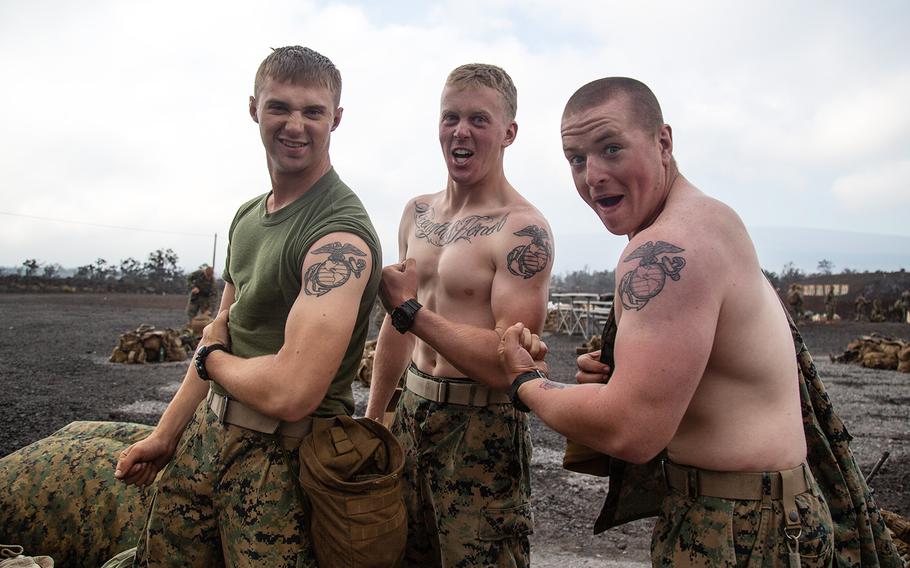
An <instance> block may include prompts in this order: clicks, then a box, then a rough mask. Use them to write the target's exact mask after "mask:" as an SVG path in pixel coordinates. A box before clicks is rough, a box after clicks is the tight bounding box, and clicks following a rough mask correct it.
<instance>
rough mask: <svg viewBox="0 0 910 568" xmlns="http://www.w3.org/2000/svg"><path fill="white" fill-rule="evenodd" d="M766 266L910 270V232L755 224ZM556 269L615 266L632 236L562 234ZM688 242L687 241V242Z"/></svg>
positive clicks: (808, 270)
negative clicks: (828, 265) (824, 265)
mask: <svg viewBox="0 0 910 568" xmlns="http://www.w3.org/2000/svg"><path fill="white" fill-rule="evenodd" d="M749 234H751V235H752V241H753V242H754V243H755V249H756V251H757V252H758V259H759V262H760V264H761V266H762V268H764V269H766V270H770V271H772V272H780V271H781V269H782V268H783V266H784V265H785V264H786V263H788V262H792V263H793V265H794V266H795V267H797V268H799V269H800V270H802V271H803V272H806V273H813V272H816V271H817V269H818V261H820V260H822V259H827V260H830V261H831V262H833V263H834V272H841V271H842V270H843V269H845V268H849V269H851V270H856V271H860V272H862V271H867V270H868V271H875V270H883V271H886V272H887V271H897V270H900V269H901V268H904V269H908V270H910V236H906V237H905V236H900V235H882V234H876V233H854V232H850V231H835V230H829V229H811V228H805V227H763V226H761V227H749ZM555 240H556V261H555V264H554V270H553V272H554V273H556V274H562V273H565V272H569V271H572V270H581V269H583V268H584V267H586V266H587V267H588V268H589V269H591V270H605V269H608V270H613V269H614V268H616V264H617V261H618V259H619V255H620V253H621V252H622V250H623V248H624V247H625V245H626V242H627V241H626V239H625V238H623V237H617V236H615V235H611V234H610V233H608V232H607V231H606V230H604V231H603V232H601V233H596V234H595V233H592V234H584V235H583V234H562V235H560V234H556V235H555ZM681 246H684V245H681Z"/></svg>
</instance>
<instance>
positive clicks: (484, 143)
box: [439, 85, 518, 185]
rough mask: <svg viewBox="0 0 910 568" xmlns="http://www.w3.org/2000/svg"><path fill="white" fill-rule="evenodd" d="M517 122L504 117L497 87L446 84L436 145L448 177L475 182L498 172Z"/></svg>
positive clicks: (503, 103) (468, 183)
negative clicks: (438, 145)
mask: <svg viewBox="0 0 910 568" xmlns="http://www.w3.org/2000/svg"><path fill="white" fill-rule="evenodd" d="M517 130H518V125H517V124H516V123H515V121H509V120H507V117H506V108H505V102H504V101H503V99H502V95H500V94H499V93H498V92H497V91H496V90H494V89H491V88H489V87H484V86H482V85H477V86H468V87H463V86H457V85H449V86H446V88H445V89H444V90H443V92H442V101H441V104H440V113H439V144H440V146H441V147H442V155H443V158H444V159H445V163H446V168H448V170H449V177H450V178H451V179H452V180H453V181H454V182H456V183H458V184H463V185H475V184H477V183H480V182H481V181H483V180H484V179H487V178H488V177H489V176H490V175H501V173H502V156H503V150H504V149H505V148H506V146H509V145H510V144H511V143H512V142H513V141H514V140H515V134H516V132H517Z"/></svg>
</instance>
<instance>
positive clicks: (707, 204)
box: [500, 77, 895, 566]
mask: <svg viewBox="0 0 910 568" xmlns="http://www.w3.org/2000/svg"><path fill="white" fill-rule="evenodd" d="M562 142H563V150H564V153H565V157H566V159H567V160H568V162H569V166H570V168H571V171H572V177H573V178H574V181H575V187H576V188H577V190H578V193H579V195H580V196H581V198H582V199H583V200H584V202H585V203H587V204H588V206H590V207H591V208H592V209H593V210H594V212H595V213H596V214H597V216H598V217H599V218H600V220H601V221H602V222H603V224H604V226H605V227H606V228H607V230H609V231H610V232H611V233H613V234H616V235H623V236H626V237H627V238H628V239H629V244H628V246H627V247H626V249H625V250H624V251H623V253H622V255H621V257H620V261H619V264H618V266H617V268H616V275H617V288H616V298H617V302H616V309H615V324H611V325H609V326H608V327H607V328H606V330H605V334H604V336H605V337H609V336H611V335H615V343H614V344H613V345H610V346H607V347H605V348H604V350H605V351H607V353H600V352H595V353H593V354H589V355H582V356H581V357H579V358H578V367H579V372H578V374H577V375H576V377H577V379H578V381H579V382H580V383H583V384H580V385H566V384H562V383H558V382H553V381H550V380H549V379H547V378H546V377H542V376H541V374H540V373H539V372H538V371H536V366H537V365H536V362H535V361H534V357H533V356H532V355H531V354H529V353H528V352H527V351H526V350H525V349H523V348H522V346H521V344H520V343H521V342H520V341H519V340H520V337H521V335H522V334H523V333H524V332H525V326H523V325H522V324H521V323H517V324H516V325H514V326H512V327H510V328H509V330H508V331H507V332H506V333H505V334H504V337H503V339H502V341H501V344H500V352H501V359H502V363H503V366H504V369H505V370H506V371H507V373H508V375H509V378H510V379H513V383H512V386H511V389H510V394H511V396H512V400H513V403H514V404H516V406H517V407H519V408H530V410H531V411H533V412H535V413H536V414H537V415H538V416H539V417H540V418H541V420H543V421H544V422H545V423H546V424H547V425H549V426H550V427H552V428H554V429H555V430H557V431H559V432H561V433H563V434H564V435H565V436H566V437H567V438H570V439H572V440H574V441H577V442H580V443H582V444H584V445H587V446H589V447H591V448H594V449H596V450H598V451H600V452H603V453H604V454H607V455H609V456H611V457H612V458H613V460H614V461H612V462H611V464H613V465H611V466H610V476H611V480H610V490H611V493H612V492H613V490H614V484H616V485H618V486H620V487H621V486H622V468H623V463H622V462H626V465H631V464H645V463H648V462H651V461H652V460H653V459H654V458H655V457H658V456H665V459H664V461H662V462H661V466H662V472H663V479H664V482H663V485H662V486H660V487H659V489H660V490H663V491H665V492H666V493H665V495H664V497H663V500H662V503H661V504H660V514H659V518H658V521H657V524H656V526H655V528H654V534H653V538H652V544H651V555H652V563H653V564H654V565H655V566H747V565H748V566H781V565H789V566H794V565H799V563H800V562H802V563H803V564H804V565H811V566H828V565H830V564H831V562H832V556H833V552H834V547H833V539H834V529H833V526H832V519H831V514H830V511H829V501H828V496H829V495H833V496H835V497H833V498H836V499H837V500H838V501H839V502H838V506H839V507H840V506H843V509H839V510H840V511H847V513H845V514H846V515H852V516H851V517H850V522H852V521H853V520H854V519H855V518H856V517H858V516H859V515H858V514H857V511H861V513H862V516H863V518H864V519H865V511H868V512H869V517H870V518H869V519H865V520H864V521H863V522H865V524H863V522H857V523H856V525H855V526H854V527H851V528H850V529H845V532H846V533H849V531H850V530H852V531H854V534H862V535H863V540H862V542H861V544H860V542H858V541H859V540H860V539H855V541H854V542H849V543H846V544H845V543H843V542H839V543H838V554H844V550H846V549H848V548H849V547H851V546H855V549H851V550H849V551H848V552H847V553H846V554H845V555H844V557H843V558H847V559H849V562H848V563H849V564H857V565H858V564H859V562H860V560H859V559H860V558H862V563H863V564H864V565H865V563H866V562H867V561H870V562H871V560H869V559H872V560H874V559H875V555H876V549H875V545H876V544H878V542H876V543H873V542H872V538H871V536H872V534H873V533H874V531H875V530H876V529H877V530H878V531H879V535H878V536H882V540H881V541H880V542H882V543H884V544H882V547H881V548H880V549H879V551H878V552H879V555H880V556H879V560H880V561H882V562H883V563H888V562H892V561H894V560H895V557H894V556H891V555H890V554H891V552H893V547H891V548H889V547H888V544H889V543H890V540H889V539H888V537H887V534H886V533H885V534H884V535H882V533H883V532H884V527H883V525H882V524H881V519H880V517H877V511H875V506H874V503H872V501H871V498H869V495H868V488H865V484H864V483H863V480H862V476H861V475H858V468H856V464H855V462H854V461H853V458H852V454H851V453H850V452H849V448H848V447H847V446H846V440H848V439H849V436H848V435H846V431H845V430H844V429H843V424H842V423H841V422H840V421H839V419H836V415H834V413H833V410H831V409H830V403H829V402H828V399H827V396H825V395H824V392H823V387H822V386H821V383H820V381H819V382H817V383H816V382H814V381H817V380H818V379H817V375H815V369H814V366H813V365H812V364H811V358H810V357H809V355H808V351H806V350H805V347H804V346H803V345H802V341H801V339H799V336H798V333H796V332H795V327H794V328H791V327H790V324H789V323H788V319H787V315H786V312H785V310H784V308H783V307H782V304H781V302H780V300H779V298H778V296H777V293H776V292H775V290H774V288H773V287H772V286H771V284H770V283H769V282H768V281H767V280H766V279H765V277H764V275H763V274H762V271H761V267H760V265H759V263H758V258H757V255H756V253H755V249H754V247H753V245H752V241H751V239H750V238H749V235H748V233H747V232H746V228H745V226H744V225H743V223H742V221H741V220H740V218H739V217H738V216H737V214H736V213H735V212H734V211H733V210H732V209H730V208H729V207H728V206H726V205H724V204H723V203H721V202H719V201H717V200H715V199H713V198H711V197H709V196H707V195H705V194H704V193H702V192H701V191H700V190H699V189H698V188H696V187H695V186H694V185H692V184H691V183H690V182H689V181H688V180H687V179H686V178H685V177H683V175H682V174H681V173H680V171H679V169H678V167H677V165H676V161H675V159H674V158H673V137H672V132H671V129H670V126H669V125H667V124H664V122H663V117H662V114H661V111H660V106H659V104H658V102H657V99H656V97H655V96H654V94H653V93H652V92H651V90H650V89H649V88H648V87H647V86H645V85H644V84H643V83H641V82H639V81H636V80H634V79H629V78H624V77H613V78H607V79H600V80H597V81H594V82H592V83H589V84H587V85H585V86H583V87H582V88H580V89H579V90H578V91H577V92H576V93H575V94H574V95H573V96H572V97H571V98H570V99H569V102H568V103H567V104H566V108H565V112H564V113H563V117H562ZM794 342H795V343H796V345H797V346H798V347H800V349H798V355H797V353H796V352H795V351H794ZM605 354H606V355H607V356H605V357H601V356H602V355H605ZM610 355H611V356H612V358H611V357H610ZM810 380H811V381H812V382H811V387H812V388H813V389H822V391H821V395H819V396H817V397H816V398H814V399H812V402H811V403H810V402H809V400H808V399H807V400H806V401H805V402H804V403H803V404H804V405H809V406H808V407H807V408H808V410H807V411H806V412H807V414H806V415H804V414H803V408H804V406H801V389H803V388H806V389H808V388H809V387H807V384H808V383H809V382H810ZM806 396H807V397H809V396H812V395H809V394H807V395H806ZM815 403H818V404H820V405H823V406H824V407H825V409H824V410H819V409H818V408H813V406H812V405H813V404H815ZM813 412H818V416H816V415H815V414H814V413H813ZM835 419H836V420H835ZM819 423H821V424H822V426H818V424H819ZM804 424H805V426H804ZM804 428H805V430H804ZM820 428H826V429H828V430H826V431H825V434H826V435H828V438H826V439H825V441H824V442H823V443H820V444H818V445H817V446H813V453H812V455H813V457H814V459H815V460H816V461H815V463H813V464H812V465H813V469H811V470H810V468H809V467H808V465H807V463H806V462H807V436H808V435H809V434H810V433H811V435H812V438H810V439H811V440H813V444H814V443H815V442H814V441H815V440H817V439H818V436H819V434H818V432H820ZM832 448H836V449H835V450H834V451H835V454H837V453H838V452H840V453H841V454H840V455H837V456H836V455H831V459H830V461H829V460H828V459H827V458H828V455H827V454H825V453H824V452H829V453H830V452H831V451H832ZM822 456H824V457H822ZM616 458H618V460H621V462H620V461H616ZM838 465H840V466H841V467H842V469H841V470H837V469H835V468H836V467H837V466H838ZM813 474H815V475H813ZM848 476H851V477H850V478H849V481H847V482H846V483H845V481H844V480H846V479H848ZM816 477H819V479H820V480H822V481H824V482H826V483H827V484H831V483H832V482H833V481H834V480H839V481H837V483H839V484H840V485H839V486H838V488H837V490H836V491H833V492H830V493H825V495H824V496H823V494H822V493H821V491H820V490H819V485H818V483H817V482H816ZM862 488H865V491H863V490H862ZM631 491H633V492H634V491H635V489H632V490H631ZM638 491H639V493H638V494H637V495H638V498H639V500H641V499H645V498H647V497H649V494H648V493H646V492H644V491H642V490H641V488H639V489H638ZM854 491H855V494H853V493H854ZM620 493H622V490H620ZM620 493H617V495H618V496H621V495H620ZM864 493H865V495H864ZM654 494H656V492H655V493H654ZM851 494H852V495H851ZM844 495H848V496H849V497H847V498H846V499H845V500H844V499H843V498H844ZM854 499H855V501H854ZM864 499H865V501H864ZM841 500H843V501H845V502H842V501H841ZM860 502H861V503H863V505H862V506H863V509H857V508H855V507H856V506H855V503H860ZM655 504H656V503H655ZM635 505H636V507H638V508H637V509H636V510H637V516H634V517H633V518H640V517H641V516H642V514H643V511H642V509H643V508H642V506H641V503H640V502H639V503H636V504H635ZM616 506H617V505H616V502H611V500H610V497H608V499H607V504H606V505H605V513H606V514H608V515H612V514H613V513H615V508H616ZM611 511H612V512H611ZM655 512H656V511H655ZM870 519H871V521H870ZM870 525H871V526H873V527H874V528H870ZM860 526H861V527H862V528H857V527H860ZM839 528H840V527H839ZM866 539H868V540H866ZM885 541H888V542H885ZM841 547H843V549H844V550H842V549H841ZM870 547H871V548H870ZM860 549H862V550H861V552H860ZM854 553H856V554H855V556H853V554H854ZM843 558H842V557H839V560H842V559H843ZM882 558H884V560H882Z"/></svg>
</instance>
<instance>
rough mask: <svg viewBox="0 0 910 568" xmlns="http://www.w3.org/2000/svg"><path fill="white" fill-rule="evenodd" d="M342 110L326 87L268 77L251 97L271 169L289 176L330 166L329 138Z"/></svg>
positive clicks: (254, 114) (254, 116)
mask: <svg viewBox="0 0 910 568" xmlns="http://www.w3.org/2000/svg"><path fill="white" fill-rule="evenodd" d="M341 112H342V109H341V108H340V107H338V108H336V107H335V95H334V94H333V93H332V92H331V91H330V90H329V89H328V88H327V87H323V86H319V85H295V84H293V83H286V82H280V81H275V80H273V79H268V80H267V81H266V82H265V84H264V85H263V86H262V88H261V90H260V91H259V94H258V95H257V96H256V97H250V116H252V117H253V120H254V121H256V122H257V123H258V124H259V134H260V136H261V138H262V144H263V146H265V152H266V156H267V157H268V162H269V171H270V172H272V174H273V175H287V174H299V173H303V172H306V171H309V170H310V169H313V170H322V169H327V168H328V166H329V163H330V162H329V139H330V135H331V132H332V131H333V130H335V128H337V127H338V124H339V122H340V121H341Z"/></svg>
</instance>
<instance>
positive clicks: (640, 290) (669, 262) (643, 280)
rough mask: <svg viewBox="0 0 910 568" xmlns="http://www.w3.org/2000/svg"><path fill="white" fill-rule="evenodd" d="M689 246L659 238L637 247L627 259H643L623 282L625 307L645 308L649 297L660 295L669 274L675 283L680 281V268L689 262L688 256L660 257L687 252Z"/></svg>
mask: <svg viewBox="0 0 910 568" xmlns="http://www.w3.org/2000/svg"><path fill="white" fill-rule="evenodd" d="M684 250H685V249H682V248H679V247H678V246H676V245H671V244H670V243H665V242H663V241H657V244H654V242H652V241H648V242H646V243H645V244H643V245H641V246H640V247H638V248H637V249H635V250H634V251H633V252H632V254H630V255H629V256H627V257H626V258H625V260H624V262H629V261H630V260H634V259H636V258H639V259H641V260H640V261H639V263H638V266H636V267H635V268H633V269H632V270H630V271H629V272H626V274H625V275H624V276H623V277H622V280H621V281H620V284H619V294H620V297H621V298H622V306H623V307H624V308H626V309H629V310H640V309H642V308H644V307H645V305H646V304H647V303H648V300H650V299H651V298H653V297H654V296H656V295H658V294H660V291H661V290H663V289H664V284H665V283H666V282H667V276H669V277H670V279H671V280H673V281H674V282H675V281H677V280H679V271H680V270H682V269H683V267H684V266H685V265H686V259H684V258H683V257H681V256H674V257H672V258H671V257H669V256H667V255H664V256H662V257H661V258H660V259H658V258H657V257H658V256H659V255H661V254H663V253H675V252H683V251H684Z"/></svg>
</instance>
